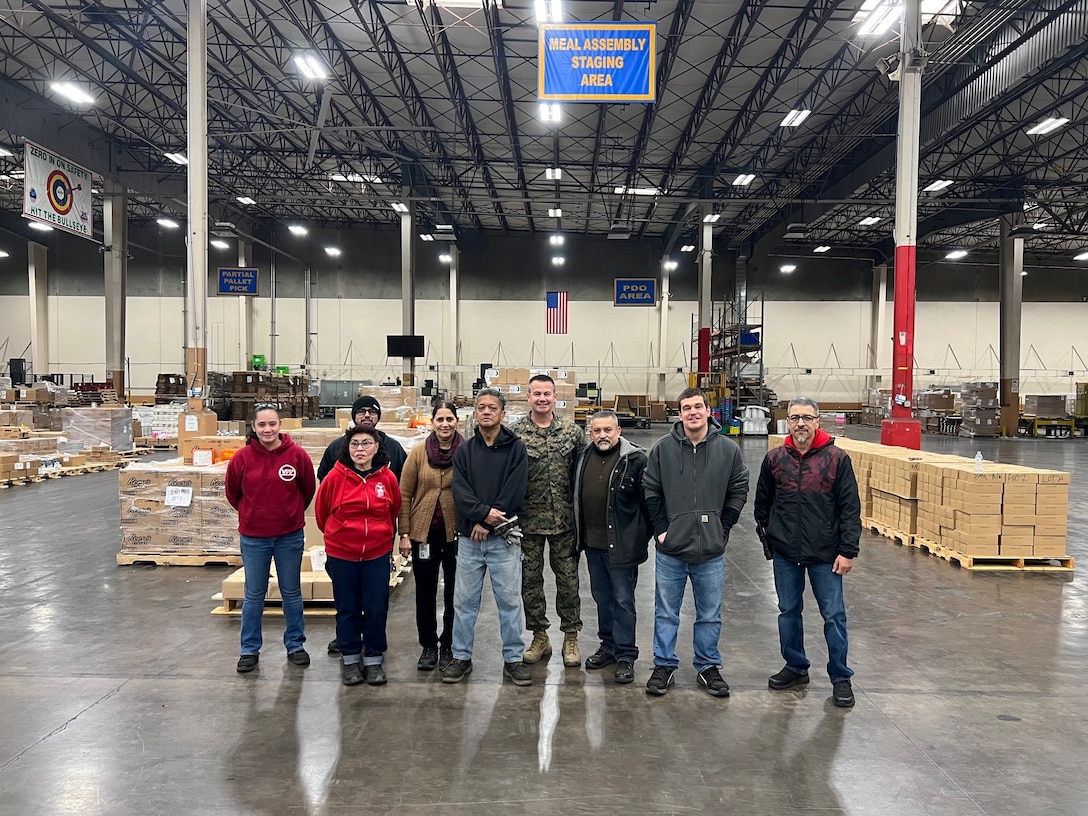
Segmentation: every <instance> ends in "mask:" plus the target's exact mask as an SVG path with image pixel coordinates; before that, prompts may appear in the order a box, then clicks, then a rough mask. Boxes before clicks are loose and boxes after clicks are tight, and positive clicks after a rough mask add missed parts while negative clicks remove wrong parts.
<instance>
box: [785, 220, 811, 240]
mask: <svg viewBox="0 0 1088 816" xmlns="http://www.w3.org/2000/svg"><path fill="white" fill-rule="evenodd" d="M782 237H783V238H789V239H790V240H793V241H807V240H808V224H805V223H803V222H794V223H792V224H787V225H786V232H785V233H784V234H783V235H782Z"/></svg>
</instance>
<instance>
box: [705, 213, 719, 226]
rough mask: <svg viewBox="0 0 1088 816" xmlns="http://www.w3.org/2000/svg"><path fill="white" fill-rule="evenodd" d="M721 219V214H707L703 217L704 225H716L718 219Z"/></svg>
mask: <svg viewBox="0 0 1088 816" xmlns="http://www.w3.org/2000/svg"><path fill="white" fill-rule="evenodd" d="M721 217H722V214H721V213H707V214H706V215H704V216H703V223H704V224H717V223H718V219H719V218H721Z"/></svg>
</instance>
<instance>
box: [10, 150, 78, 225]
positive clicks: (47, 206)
mask: <svg viewBox="0 0 1088 816" xmlns="http://www.w3.org/2000/svg"><path fill="white" fill-rule="evenodd" d="M23 169H24V171H25V174H26V175H25V179H24V188H23V215H25V216H26V217H27V218H30V219H32V220H34V221H41V222H42V223H44V224H48V225H49V226H51V227H56V228H57V229H62V230H65V231H67V232H72V233H75V234H76V235H82V236H83V237H84V238H90V239H91V240H94V233H93V223H92V220H93V219H92V216H91V201H92V198H91V171H90V170H88V169H87V168H85V167H80V166H79V165H78V164H73V163H72V162H70V161H68V160H67V159H66V158H64V157H63V156H58V155H56V154H55V153H50V152H49V151H48V150H46V149H45V148H43V147H39V146H38V145H36V144H34V143H33V142H26V147H25V151H24V153H23Z"/></svg>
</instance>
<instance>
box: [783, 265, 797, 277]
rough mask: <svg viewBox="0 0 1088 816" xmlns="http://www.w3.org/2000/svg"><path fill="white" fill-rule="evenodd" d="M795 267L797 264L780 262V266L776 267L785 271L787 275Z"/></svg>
mask: <svg viewBox="0 0 1088 816" xmlns="http://www.w3.org/2000/svg"><path fill="white" fill-rule="evenodd" d="M795 269H797V266H796V265H794V264H782V266H780V267H778V271H779V272H785V273H786V274H787V275H788V274H789V273H790V272H793V271H794V270H795Z"/></svg>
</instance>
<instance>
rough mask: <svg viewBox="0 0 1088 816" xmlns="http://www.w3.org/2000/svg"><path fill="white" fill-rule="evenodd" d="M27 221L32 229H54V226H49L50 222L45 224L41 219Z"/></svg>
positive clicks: (50, 230)
mask: <svg viewBox="0 0 1088 816" xmlns="http://www.w3.org/2000/svg"><path fill="white" fill-rule="evenodd" d="M26 223H27V224H28V225H29V226H30V228H31V229H32V230H37V231H38V232H52V231H53V228H52V227H51V226H49V225H48V224H43V223H41V222H40V221H27V222H26Z"/></svg>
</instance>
